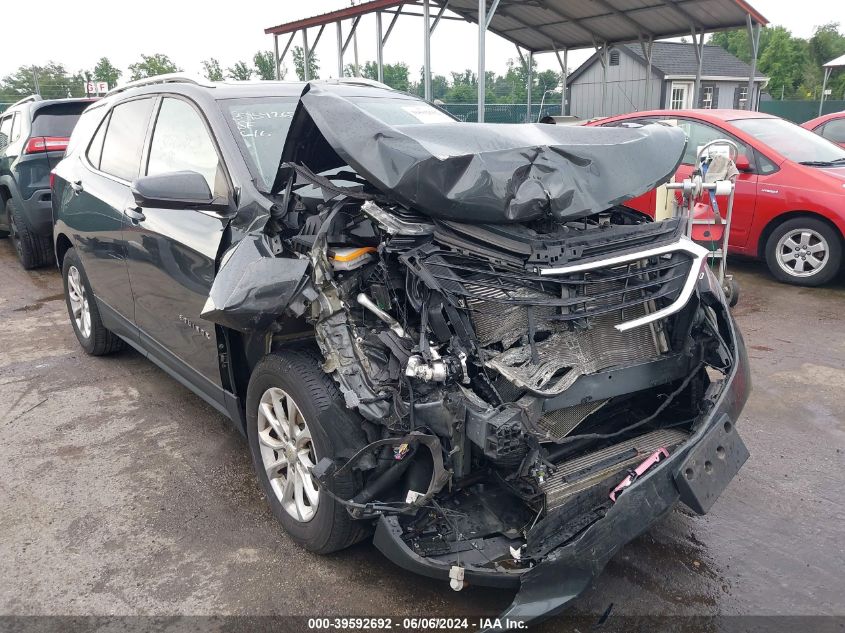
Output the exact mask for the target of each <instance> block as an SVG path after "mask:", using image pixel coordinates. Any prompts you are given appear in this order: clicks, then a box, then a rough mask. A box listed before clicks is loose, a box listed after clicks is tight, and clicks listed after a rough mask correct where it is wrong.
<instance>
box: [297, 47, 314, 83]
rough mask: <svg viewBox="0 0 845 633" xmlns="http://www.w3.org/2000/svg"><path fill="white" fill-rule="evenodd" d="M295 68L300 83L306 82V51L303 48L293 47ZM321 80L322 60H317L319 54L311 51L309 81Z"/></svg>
mask: <svg viewBox="0 0 845 633" xmlns="http://www.w3.org/2000/svg"><path fill="white" fill-rule="evenodd" d="M292 54H293V68H294V70H295V71H296V76H297V77H298V78H299V80H300V81H305V51H304V50H303V49H302V47H301V46H294V47H293V52H292ZM319 78H320V60H319V59H317V54H316V53H315V52H314V51H311V54H310V55H309V56H308V79H319Z"/></svg>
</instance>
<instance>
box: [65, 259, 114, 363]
mask: <svg viewBox="0 0 845 633" xmlns="http://www.w3.org/2000/svg"><path fill="white" fill-rule="evenodd" d="M62 279H63V280H64V286H65V303H66V304H67V311H68V315H69V316H70V323H71V325H72V326H73V332H74V334H76V340H78V341H79V344H80V345H81V346H82V349H84V350H85V351H86V352H87V353H88V354H90V355H91V356H105V355H106V354H111V353H112V352H116V351H117V350H119V349H122V348H123V341H122V340H121V339H120V337H118V336H117V335H115V334H114V333H112V332H111V331H109V330H107V329H106V327H105V326H104V325H103V322H102V320H101V319H100V312H99V310H98V309H97V302H96V300H95V299H94V293H93V292H92V291H91V285H90V284H89V283H88V277H86V275H85V270H84V269H83V268H82V262H80V261H79V257H78V256H77V254H76V250H75V249H73V248H71V249H70V250H68V251H67V252H66V253H65V258H64V261H63V262H62Z"/></svg>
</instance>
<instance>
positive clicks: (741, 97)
mask: <svg viewBox="0 0 845 633" xmlns="http://www.w3.org/2000/svg"><path fill="white" fill-rule="evenodd" d="M734 107H735V108H736V109H737V110H748V86H737V88H736V99H735V101H734Z"/></svg>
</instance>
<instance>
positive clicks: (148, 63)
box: [129, 53, 182, 81]
mask: <svg viewBox="0 0 845 633" xmlns="http://www.w3.org/2000/svg"><path fill="white" fill-rule="evenodd" d="M180 72H182V69H181V68H179V67H177V66H176V64H174V63H173V62H172V61H171V60H170V58H169V57H168V56H167V55H163V54H162V53H156V54H154V55H141V61H139V62H137V63H135V64H129V73H130V77H129V79H130V80H132V81H136V80H138V79H144V78H145V77H155V76H157V75H166V74H168V73H180Z"/></svg>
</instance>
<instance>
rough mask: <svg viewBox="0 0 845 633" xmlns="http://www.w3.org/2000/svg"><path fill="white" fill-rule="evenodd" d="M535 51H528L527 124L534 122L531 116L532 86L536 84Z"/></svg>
mask: <svg viewBox="0 0 845 633" xmlns="http://www.w3.org/2000/svg"><path fill="white" fill-rule="evenodd" d="M533 66H534V51H528V73H527V74H528V89H527V101H528V103H527V104H526V105H527V106H528V116H527V118H526V122H528V123H530V122H531V121H533V120H534V117H533V116H532V114H531V88H532V84H533V83H534V68H533Z"/></svg>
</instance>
